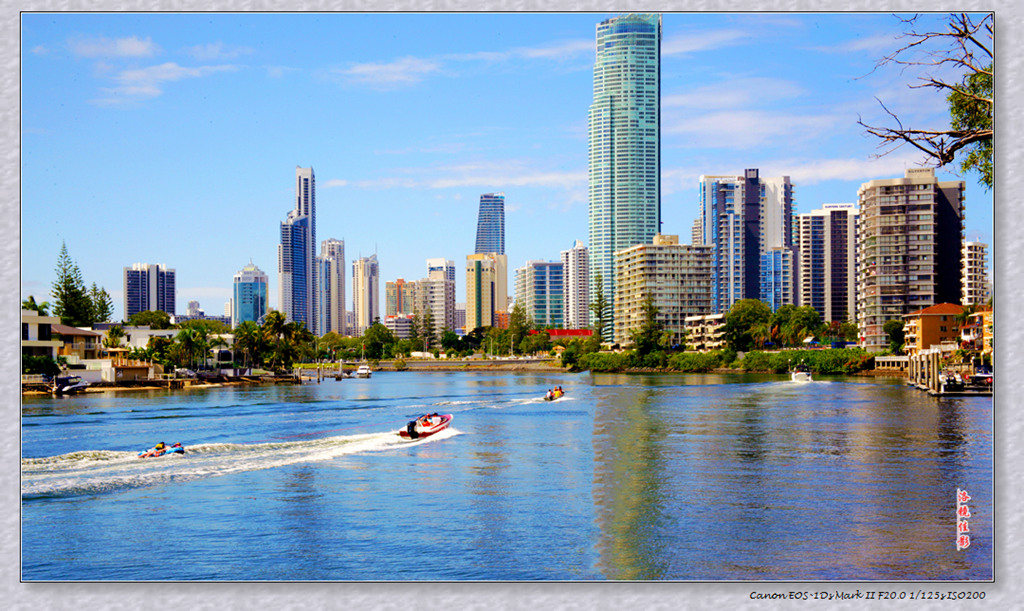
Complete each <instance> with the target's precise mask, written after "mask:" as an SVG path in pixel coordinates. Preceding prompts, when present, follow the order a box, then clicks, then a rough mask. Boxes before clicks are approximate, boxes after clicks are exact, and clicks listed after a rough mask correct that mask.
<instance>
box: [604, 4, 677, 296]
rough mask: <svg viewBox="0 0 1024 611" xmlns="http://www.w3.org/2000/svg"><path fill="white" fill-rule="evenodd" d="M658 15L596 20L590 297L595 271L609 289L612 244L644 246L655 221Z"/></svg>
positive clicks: (657, 203)
mask: <svg viewBox="0 0 1024 611" xmlns="http://www.w3.org/2000/svg"><path fill="white" fill-rule="evenodd" d="M660 95H661V15H656V14H641V15H624V16H621V17H615V18H613V19H608V20H607V21H604V22H602V23H600V24H599V25H598V26H597V60H596V62H595V64H594V102H593V104H591V106H590V117H589V125H590V151H589V156H590V168H589V174H590V300H591V302H593V301H594V300H595V299H596V297H597V294H596V287H595V278H596V277H597V275H598V274H600V275H601V277H602V281H603V285H604V295H605V299H607V300H608V302H609V303H611V302H612V300H613V296H614V295H615V258H614V253H615V251H617V250H622V249H624V248H629V247H630V246H634V245H636V244H649V243H650V242H651V240H652V239H653V238H654V235H655V234H656V233H658V231H659V229H660V224H661V105H660V103H659V100H660Z"/></svg>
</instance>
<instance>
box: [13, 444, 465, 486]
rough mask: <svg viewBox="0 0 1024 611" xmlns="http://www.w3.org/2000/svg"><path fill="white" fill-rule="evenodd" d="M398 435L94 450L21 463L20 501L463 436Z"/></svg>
mask: <svg viewBox="0 0 1024 611" xmlns="http://www.w3.org/2000/svg"><path fill="white" fill-rule="evenodd" d="M397 433H398V431H397V430H395V431H388V432H386V433H370V434H362V435H342V436H336V437H325V438H322V439H315V440H304V441H289V442H272V443H255V444H238V443H211V444H198V445H187V446H186V448H185V454H171V455H166V456H160V457H156V458H145V459H140V458H139V457H138V452H137V451H128V452H118V451H113V450H93V451H79V452H70V453H68V454H61V455H59V456H47V457H42V458H23V459H22V460H21V497H22V499H24V500H29V499H36V498H53V497H69V496H79V495H88V494H98V493H104V492H115V491H119V490H126V489H132V488H142V487H148V486H155V485H160V484H166V483H170V482H185V481H193V480H198V479H205V478H209V477H218V476H221V475H230V474H233V473H242V472H246V471H259V470H263V469H274V468H277V467H283V466H287V465H293V464H297V463H308V462H319V461H325V460H331V459H334V458H338V457H341V456H347V455H351V454H362V453H371V452H386V451H389V450H395V449H398V448H408V447H409V446H413V445H419V444H424V443H433V442H435V441H439V440H442V439H448V438H450V437H454V436H455V435H458V434H459V431H458V430H456V429H454V428H448V429H446V430H444V431H442V432H440V433H437V434H436V435H432V436H430V437H427V438H426V439H420V440H415V441H410V440H403V439H402V438H401V437H399V436H398V434H397Z"/></svg>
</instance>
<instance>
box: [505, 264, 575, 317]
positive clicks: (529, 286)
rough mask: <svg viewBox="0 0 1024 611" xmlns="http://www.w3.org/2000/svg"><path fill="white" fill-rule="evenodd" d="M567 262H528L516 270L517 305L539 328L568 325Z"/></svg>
mask: <svg viewBox="0 0 1024 611" xmlns="http://www.w3.org/2000/svg"><path fill="white" fill-rule="evenodd" d="M564 270H565V265H564V264H563V263H562V262H561V261H550V262H544V261H527V262H526V265H524V266H523V267H520V268H519V269H517V270H516V300H515V302H516V305H517V306H518V305H519V304H522V306H523V308H525V310H526V316H527V317H528V318H529V319H530V321H532V322H533V324H534V326H536V327H540V328H543V327H554V328H556V329H560V328H562V327H564V326H565V318H564V316H565V288H564V282H565V278H564Z"/></svg>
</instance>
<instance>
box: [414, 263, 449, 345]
mask: <svg viewBox="0 0 1024 611" xmlns="http://www.w3.org/2000/svg"><path fill="white" fill-rule="evenodd" d="M415 284H416V292H415V294H414V296H413V298H414V305H413V313H415V314H416V319H417V322H418V324H420V325H421V327H422V325H424V324H425V323H426V322H428V321H429V323H430V330H431V332H432V333H431V339H432V340H433V342H440V341H441V336H442V334H443V333H444V330H445V329H449V330H454V329H455V281H454V280H448V279H447V278H446V277H445V274H444V272H443V271H434V272H433V273H432V275H431V276H430V277H428V278H423V279H421V280H417V281H416V283H415ZM428 347H429V346H428Z"/></svg>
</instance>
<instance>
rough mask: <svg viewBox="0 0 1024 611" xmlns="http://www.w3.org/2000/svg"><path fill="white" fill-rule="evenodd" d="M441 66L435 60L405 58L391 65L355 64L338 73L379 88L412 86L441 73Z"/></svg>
mask: <svg viewBox="0 0 1024 611" xmlns="http://www.w3.org/2000/svg"><path fill="white" fill-rule="evenodd" d="M440 69H441V64H440V63H438V62H436V61H434V60H427V59H420V58H418V57H403V58H401V59H397V60H395V61H392V62H389V63H366V64H355V65H353V66H352V67H350V68H346V69H344V70H338V71H336V72H337V73H338V74H341V75H343V76H346V77H348V78H349V79H350V80H352V81H355V82H358V83H364V84H367V85H371V86H377V87H389V86H396V85H411V84H414V83H418V82H420V81H422V80H423V78H424V77H425V76H426V75H428V74H432V73H435V72H438V71H440Z"/></svg>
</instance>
